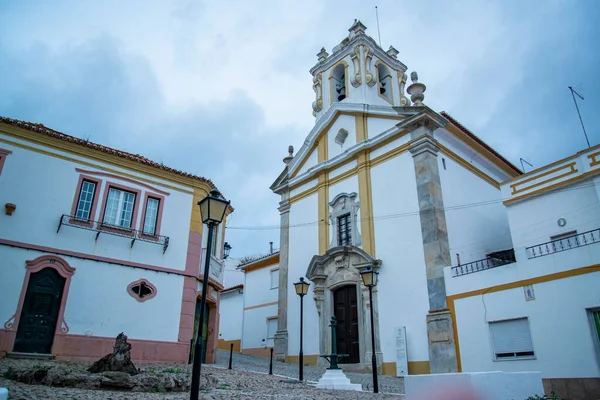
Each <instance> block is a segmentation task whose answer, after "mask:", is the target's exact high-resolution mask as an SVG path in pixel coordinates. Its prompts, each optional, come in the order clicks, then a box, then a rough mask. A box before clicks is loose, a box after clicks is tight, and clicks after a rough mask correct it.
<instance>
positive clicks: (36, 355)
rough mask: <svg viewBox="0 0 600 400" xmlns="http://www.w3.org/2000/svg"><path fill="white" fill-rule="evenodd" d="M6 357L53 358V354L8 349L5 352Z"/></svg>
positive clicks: (26, 358) (25, 358)
mask: <svg viewBox="0 0 600 400" xmlns="http://www.w3.org/2000/svg"><path fill="white" fill-rule="evenodd" d="M6 357H7V358H17V359H21V360H54V354H42V353H20V352H16V351H9V352H8V353H6Z"/></svg>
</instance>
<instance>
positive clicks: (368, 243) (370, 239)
mask: <svg viewBox="0 0 600 400" xmlns="http://www.w3.org/2000/svg"><path fill="white" fill-rule="evenodd" d="M356 167H357V170H358V197H359V201H360V220H361V224H360V228H361V235H362V248H363V250H364V251H366V252H367V253H369V254H370V255H371V256H373V257H375V228H374V224H373V202H372V199H373V196H372V193H371V168H370V164H369V153H368V152H367V151H365V152H362V153H360V154H359V155H358V164H357V166H356Z"/></svg>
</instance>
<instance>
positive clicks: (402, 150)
mask: <svg viewBox="0 0 600 400" xmlns="http://www.w3.org/2000/svg"><path fill="white" fill-rule="evenodd" d="M409 147H410V143H405V144H403V145H400V146H398V147H396V148H395V149H392V150H390V151H388V152H387V153H383V154H381V155H379V156H377V157H375V158H374V159H372V160H371V162H370V165H371V168H372V167H374V166H376V165H379V164H381V163H384V162H386V161H388V160H389V159H391V158H394V157H397V156H399V155H400V154H403V153H406V152H407V151H408V148H409Z"/></svg>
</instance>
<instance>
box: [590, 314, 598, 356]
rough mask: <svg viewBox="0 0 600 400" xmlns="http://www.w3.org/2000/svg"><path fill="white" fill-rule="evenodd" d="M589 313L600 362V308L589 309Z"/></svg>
mask: <svg viewBox="0 0 600 400" xmlns="http://www.w3.org/2000/svg"><path fill="white" fill-rule="evenodd" d="M588 315H589V317H590V324H591V328H592V340H593V341H594V348H595V349H596V358H597V359H598V363H600V308H596V309H593V310H588Z"/></svg>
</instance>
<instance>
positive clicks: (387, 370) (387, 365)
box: [381, 362, 396, 376]
mask: <svg viewBox="0 0 600 400" xmlns="http://www.w3.org/2000/svg"><path fill="white" fill-rule="evenodd" d="M381 374H382V375H390V376H396V363H395V362H384V363H381Z"/></svg>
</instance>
